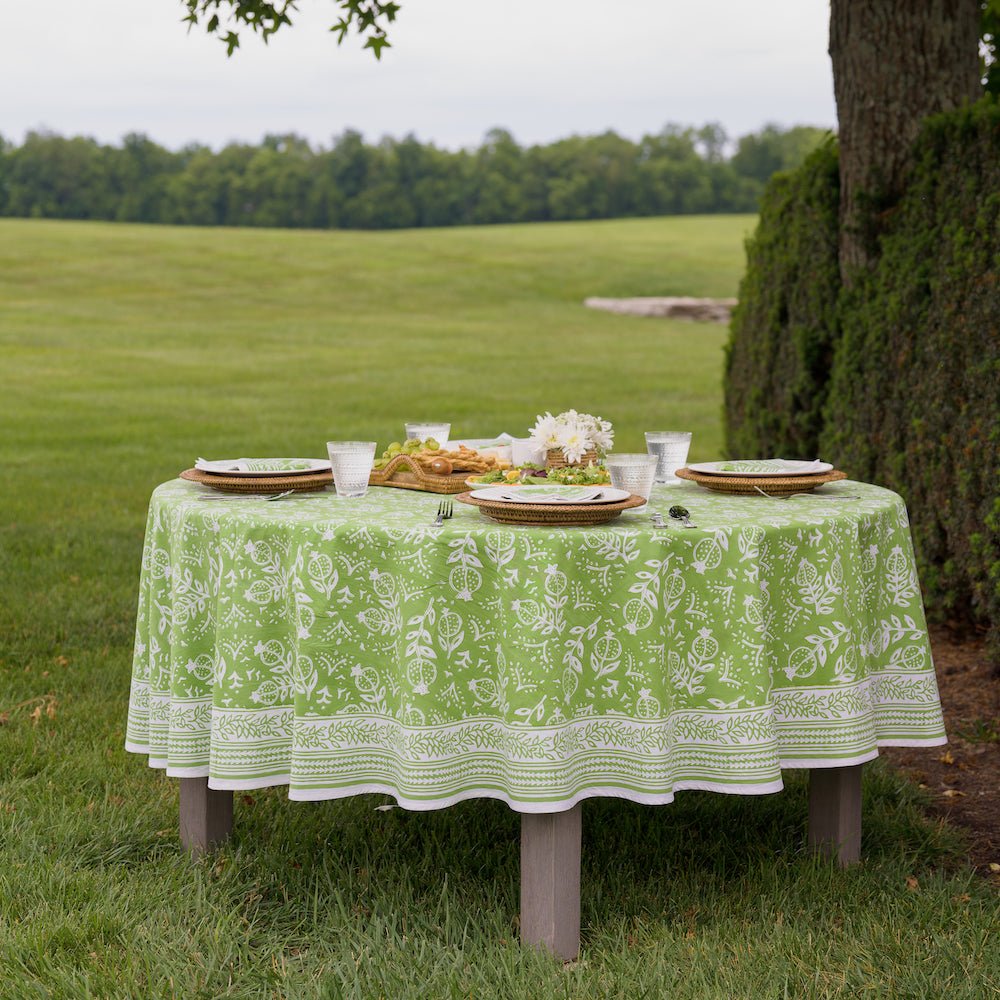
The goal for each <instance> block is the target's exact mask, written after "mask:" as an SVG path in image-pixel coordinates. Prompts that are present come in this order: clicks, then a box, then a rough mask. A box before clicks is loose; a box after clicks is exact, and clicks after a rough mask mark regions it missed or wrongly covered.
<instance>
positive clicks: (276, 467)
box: [194, 458, 330, 476]
mask: <svg viewBox="0 0 1000 1000" xmlns="http://www.w3.org/2000/svg"><path fill="white" fill-rule="evenodd" d="M194 467H195V468H196V469H197V470H198V471H199V472H210V473H213V474H215V475H217V476H308V475H314V474H315V473H317V472H329V471H330V460H329V459H322V458H221V459H218V460H217V461H212V462H208V461H206V460H205V459H202V458H199V459H198V461H197V462H195V464H194Z"/></svg>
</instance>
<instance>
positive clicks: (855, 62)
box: [830, 0, 983, 283]
mask: <svg viewBox="0 0 1000 1000" xmlns="http://www.w3.org/2000/svg"><path fill="white" fill-rule="evenodd" d="M979 19H980V10H979V0H916V2H914V3H903V2H901V0H832V2H831V4H830V59H831V60H832V62H833V89H834V95H835V97H836V99H837V119H838V122H839V144H840V274H841V278H842V279H843V280H844V282H845V283H849V282H850V276H851V274H852V273H854V272H855V271H856V270H857V269H858V268H860V267H867V266H869V265H870V264H871V263H872V261H873V259H874V255H875V239H876V237H877V224H876V222H875V219H876V218H877V212H878V211H879V210H880V208H885V207H888V206H889V205H891V204H892V203H893V202H894V201H895V199H896V197H898V195H899V192H900V188H901V186H902V183H903V180H904V176H905V171H906V166H907V158H908V156H909V153H910V149H911V147H912V145H913V140H914V138H915V137H916V134H917V130H918V128H919V126H920V120H921V119H922V118H925V117H926V116H927V115H931V114H935V113H936V112H939V111H947V110H950V109H952V108H955V107H958V106H959V105H961V104H963V103H965V102H967V101H974V100H976V99H977V98H978V97H980V96H981V94H982V90H983V88H982V85H981V83H980V80H979Z"/></svg>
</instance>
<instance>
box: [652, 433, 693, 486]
mask: <svg viewBox="0 0 1000 1000" xmlns="http://www.w3.org/2000/svg"><path fill="white" fill-rule="evenodd" d="M690 447H691V433H690V432H689V431H646V451H648V452H649V454H650V455H655V456H656V459H657V464H656V481H657V482H658V483H679V482H680V480H679V479H678V478H677V477H676V476H675V475H674V473H675V472H676V471H677V470H678V469H683V468H684V466H685V465H687V458H688V449H689V448H690Z"/></svg>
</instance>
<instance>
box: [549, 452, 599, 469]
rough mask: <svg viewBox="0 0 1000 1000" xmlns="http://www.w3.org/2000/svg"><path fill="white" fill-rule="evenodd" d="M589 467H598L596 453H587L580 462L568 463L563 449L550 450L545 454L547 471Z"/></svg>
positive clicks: (581, 457)
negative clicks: (569, 467)
mask: <svg viewBox="0 0 1000 1000" xmlns="http://www.w3.org/2000/svg"><path fill="white" fill-rule="evenodd" d="M588 465H597V452H596V451H585V452H584V453H583V454H582V455H581V456H580V461H578V462H568V461H567V460H566V456H565V455H564V454H563V450H562V448H549V450H548V451H546V453H545V468H546V469H565V468H566V467H567V466H572V467H573V468H576V469H582V468H585V467H586V466H588Z"/></svg>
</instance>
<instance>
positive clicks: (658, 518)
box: [650, 504, 698, 528]
mask: <svg viewBox="0 0 1000 1000" xmlns="http://www.w3.org/2000/svg"><path fill="white" fill-rule="evenodd" d="M667 513H668V514H669V515H670V517H671V518H672V519H673V520H675V521H680V522H681V524H682V525H683V526H684V527H685V528H697V527H698V525H697V524H694V523H693V522H692V521H691V515H690V512H689V511H688V509H687V507H682V506H681V505H680V504H674V506H673V507H671V508H670V510H668V511H667ZM650 517H651V518H652V521H653V527H654V528H665V527H666V526H667V523H666V521H664V520H663V515H662V514H661V513H659V511H654V512H653V513H652V514H651V515H650Z"/></svg>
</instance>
